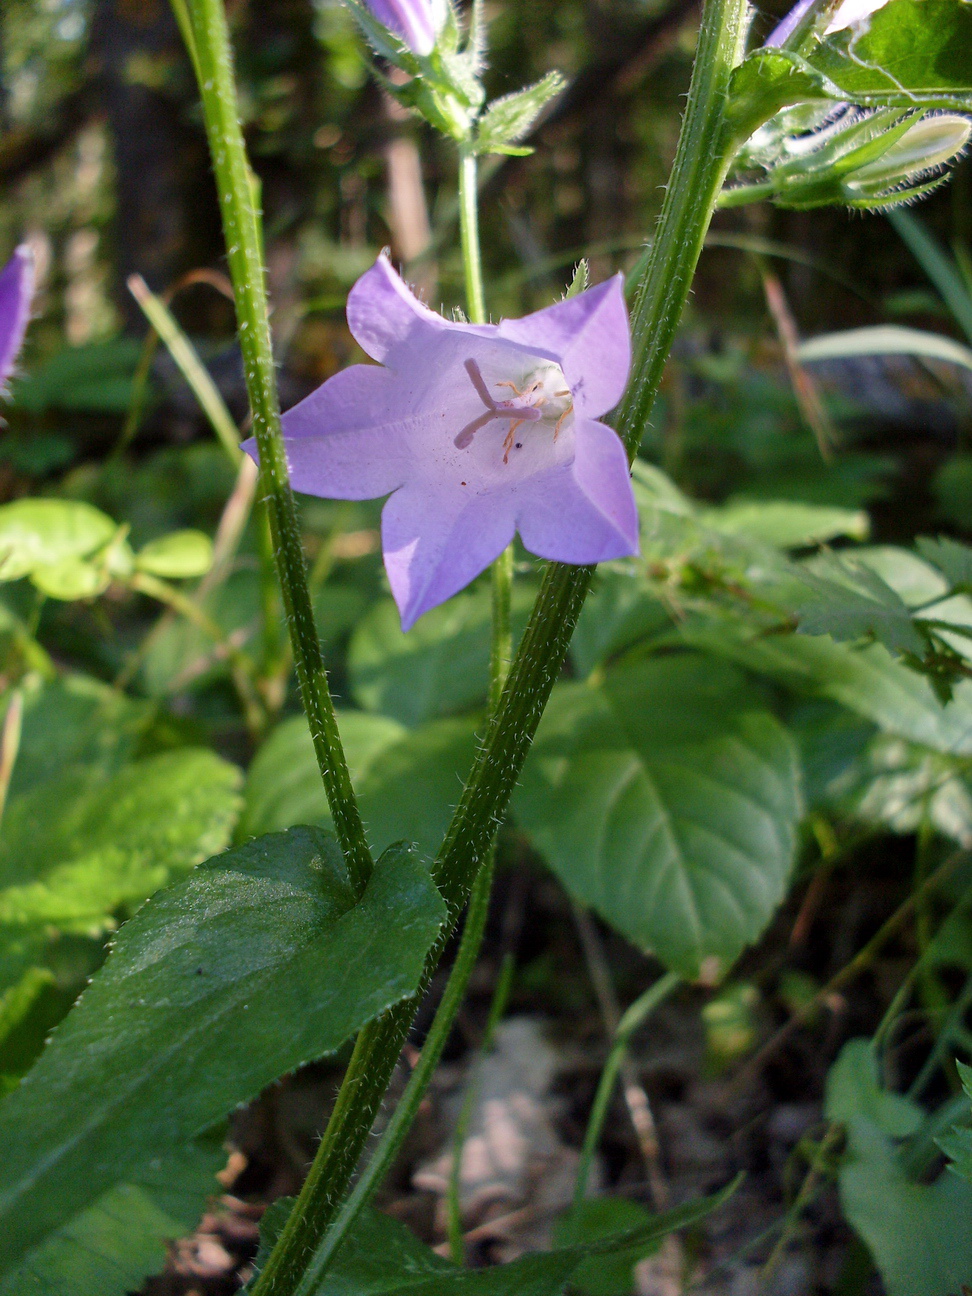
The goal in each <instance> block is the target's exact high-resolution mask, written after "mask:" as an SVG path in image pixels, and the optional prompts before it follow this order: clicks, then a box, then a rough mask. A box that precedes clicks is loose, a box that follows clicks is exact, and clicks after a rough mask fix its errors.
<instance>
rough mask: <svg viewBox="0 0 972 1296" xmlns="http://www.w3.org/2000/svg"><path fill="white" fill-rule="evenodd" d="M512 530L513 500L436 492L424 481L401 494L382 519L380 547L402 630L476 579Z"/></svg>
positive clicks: (406, 488) (408, 487)
mask: <svg viewBox="0 0 972 1296" xmlns="http://www.w3.org/2000/svg"><path fill="white" fill-rule="evenodd" d="M513 531H514V526H513V508H512V501H511V500H510V499H509V498H508V497H507V498H502V497H497V495H496V494H495V493H494V494H491V495H472V496H471V497H466V496H465V495H463V494H457V493H456V491H455V490H454V489H449V488H446V487H443V488H442V489H441V490H439V491H437V492H435V493H432V492H431V491H430V490H429V489H428V485H427V483H424V482H423V483H421V484H419V483H416V485H415V486H412V485H408V486H405V487H403V489H402V490H399V491H396V492H395V494H394V495H393V496H392V497H391V499H390V500H389V501H388V502H387V504H386V505H385V508H384V511H383V512H382V515H381V542H382V549H383V550H384V554H385V569H386V571H387V572H388V580H389V582H390V584H391V589H392V594H393V595H394V596H395V602H396V603H397V604H398V610H399V612H400V613H401V618H402V629H403V630H409V629H411V627H412V626H413V625H414V624H415V622H416V621H417V620H418V619H419V617H420V616H421V615H422V613H423V612H428V610H429V608H433V607H436V606H437V605H438V604H439V603H444V602H445V600H446V599H448V598H451V597H452V595H453V594H456V593H458V592H459V590H461V589H462V588H463V587H464V586H465V585H468V584H469V582H470V581H471V580H474V579H475V578H476V577H477V576H478V575H479V573H480V572H481V571H484V570H485V568H487V567H488V566H489V564H490V563H491V562H492V561H493V559H494V558H496V557H497V556H498V555H499V554H501V553H502V552H503V550H504V549H505V548H506V546H507V545H508V544H509V543H510V541H511V540H512V539H513Z"/></svg>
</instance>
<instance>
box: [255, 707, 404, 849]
mask: <svg viewBox="0 0 972 1296" xmlns="http://www.w3.org/2000/svg"><path fill="white" fill-rule="evenodd" d="M337 716H338V727H339V729H340V732H341V742H342V743H343V745H344V754H345V756H346V757H347V761H348V768H349V770H350V771H351V780H352V782H353V783H354V786H355V787H356V788H358V789H360V787H361V785H362V782H363V781H364V780H365V779H366V778H367V775H368V771H369V769H370V768H371V765H372V763H373V762H374V760H375V759H376V758H377V757H378V756H379V755H380V754H381V753H382V752H383V751H384V750H385V749H386V748H387V747H390V746H392V745H393V744H394V743H396V742H399V741H400V740H401V739H402V738H404V736H405V735H406V733H407V732H408V730H407V729H406V728H405V727H404V725H400V724H399V723H398V721H397V720H390V719H388V717H387V716H376V715H369V714H368V713H367V712H365V711H339V712H338V713H337ZM244 797H245V803H244V809H243V817H242V819H241V820H240V827H239V832H240V835H241V836H242V837H248V836H259V835H260V834H261V833H268V832H279V831H280V830H281V829H283V828H292V827H293V826H294V825H295V824H318V825H320V826H330V823H331V816H330V811H329V810H328V806H327V797H326V796H325V795H324V787H323V784H322V783H321V773H320V770H319V768H318V765H317V757H316V756H315V755H314V744H313V743H312V742H311V736H310V732H309V730H308V728H307V721H306V719H305V718H304V717H303V716H294V717H293V718H292V719H290V720H285V721H284V722H283V723H282V724H279V725H277V727H276V729H274V731H273V733H272V734H271V735H270V737H269V738H268V739H267V741H266V742H265V743H264V744H263V746H262V747H261V748H260V750H259V751H258V752H257V754H256V756H254V758H253V761H252V762H251V764H250V768H249V771H248V773H247V776H246V789H245V793H244Z"/></svg>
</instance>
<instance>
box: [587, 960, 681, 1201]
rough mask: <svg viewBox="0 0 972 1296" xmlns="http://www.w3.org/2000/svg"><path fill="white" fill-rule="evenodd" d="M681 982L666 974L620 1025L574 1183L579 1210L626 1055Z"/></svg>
mask: <svg viewBox="0 0 972 1296" xmlns="http://www.w3.org/2000/svg"><path fill="white" fill-rule="evenodd" d="M681 979H682V978H681V977H680V976H679V975H678V973H677V972H666V973H665V975H664V976H661V977H659V978H658V980H657V981H655V982H653V983H652V984H651V985H650V986H649V987H648V989H647V990H646V991H645V992H644V994H642V995H639V996H638V998H637V999H636V1000H635V1001H634V1003H633V1004H632V1005H631V1006H630V1008H628V1010H627V1011H626V1012H625V1014H624V1016H623V1017H622V1018H621V1020H620V1021H619V1022H618V1028H617V1030H616V1031H615V1032H614V1039H613V1040H612V1041H611V1050H610V1052H609V1053H608V1056H607V1061H606V1062H605V1063H604V1070H603V1071H602V1072H601V1079H600V1082H599V1084H598V1086H597V1093H596V1094H595V1095H594V1105H593V1106H592V1107H591V1114H590V1118H589V1119H588V1122H587V1129H586V1130H585V1132H584V1144H583V1147H582V1148H581V1155H580V1161H579V1162H578V1165H577V1179H576V1180H575V1182H574V1206H575V1208H576V1207H577V1206H579V1205H580V1203H581V1202H582V1201H583V1200H584V1198H585V1196H586V1195H587V1181H588V1179H589V1178H590V1174H591V1166H592V1164H593V1161H594V1153H595V1151H596V1150H597V1145H598V1143H599V1142H600V1141H601V1131H602V1130H603V1128H604V1121H605V1118H606V1117H607V1113H608V1106H609V1104H610V1102H611V1094H612V1093H613V1092H614V1086H615V1083H616V1082H617V1078H618V1072H619V1071H620V1070H621V1063H622V1062H623V1061H624V1055H625V1053H626V1052H627V1048H628V1044H629V1043H630V1041H631V1036H632V1035H633V1034H634V1033H635V1031H636V1030H637V1029H638V1027H639V1026H640V1025H641V1023H642V1022H643V1021H644V1020H645V1018H646V1017H649V1016H650V1015H651V1014H652V1013H653V1012H654V1011H655V1009H656V1008H657V1007H658V1005H659V1004H660V1003H661V1002H662V1000H663V999H667V997H668V996H669V995H670V994H671V993H672V991H673V990H674V989H675V987H676V986H677V985H678V984H679V983H680V982H681Z"/></svg>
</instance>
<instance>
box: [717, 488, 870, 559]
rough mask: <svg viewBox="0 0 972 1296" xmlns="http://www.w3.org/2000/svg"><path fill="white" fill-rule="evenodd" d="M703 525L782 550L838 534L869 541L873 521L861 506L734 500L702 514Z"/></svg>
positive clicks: (819, 541)
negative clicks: (841, 506)
mask: <svg viewBox="0 0 972 1296" xmlns="http://www.w3.org/2000/svg"><path fill="white" fill-rule="evenodd" d="M700 520H701V522H702V523H703V525H704V526H709V527H712V528H713V529H714V530H716V531H723V532H725V533H726V534H727V535H742V536H749V537H750V538H752V539H753V540H761V541H763V542H764V543H765V544H771V545H775V546H776V547H777V548H779V549H801V548H805V547H807V546H809V545H818V544H823V543H824V542H825V541H827V540H835V539H837V537H838V536H850V537H851V538H852V539H854V540H866V539H867V536H868V532H869V531H870V525H871V524H870V520H869V518H868V516H867V514H866V513H864V512H863V511H862V510H860V509H841V508H826V507H824V506H823V505H820V504H801V503H799V502H798V501H796V500H733V501H731V502H730V503H728V504H723V505H722V506H721V508H714V509H706V510H704V511H703V512H702V514H701V515H700Z"/></svg>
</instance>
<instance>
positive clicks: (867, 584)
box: [793, 553, 925, 656]
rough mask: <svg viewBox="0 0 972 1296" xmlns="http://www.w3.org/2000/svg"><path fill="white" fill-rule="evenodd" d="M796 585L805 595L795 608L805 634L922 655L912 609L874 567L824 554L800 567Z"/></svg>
mask: <svg viewBox="0 0 972 1296" xmlns="http://www.w3.org/2000/svg"><path fill="white" fill-rule="evenodd" d="M798 579H799V581H800V582H801V583H802V584H803V585H804V586H805V590H806V592H805V593H802V594H799V593H798V594H796V595H795V597H794V598H793V603H794V610H795V612H796V615H797V617H798V619H799V623H800V629H801V631H802V632H803V633H804V634H808V635H821V634H829V635H830V636H831V637H832V638H834V639H838V640H845V639H864V638H869V637H870V638H874V639H876V640H877V641H878V642H879V643H882V644H884V646H885V647H886V648H888V649H890V650H891V651H892V652H897V653H900V652H908V653H914V654H916V655H917V656H921V655H922V654H923V652H924V650H925V644H924V641H923V640H922V638H921V635H919V633H918V631H917V630H916V629H915V623H914V621H913V620H912V616H911V609H910V608H909V607H908V605H907V604H906V603H905V602H904V600H903V599H902V598H901V596H900V595H899V594H898V593H897V592H896V591H895V590H894V589H892V588H891V586H890V585H889V584H888V583H887V582H886V581H884V580H883V579H882V578H881V576H880V575H878V573H877V572H876V571H875V570H874V569H873V568H872V567H869V566H867V565H866V564H864V563H861V562H857V561H855V559H854V558H853V557H850V558H845V557H843V555H840V556H838V555H837V554H835V553H825V554H821V555H819V556H818V557H816V558H814V559H812V560H811V561H810V562H809V563H805V564H803V565H802V567H801V569H800V572H799V577H798Z"/></svg>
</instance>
